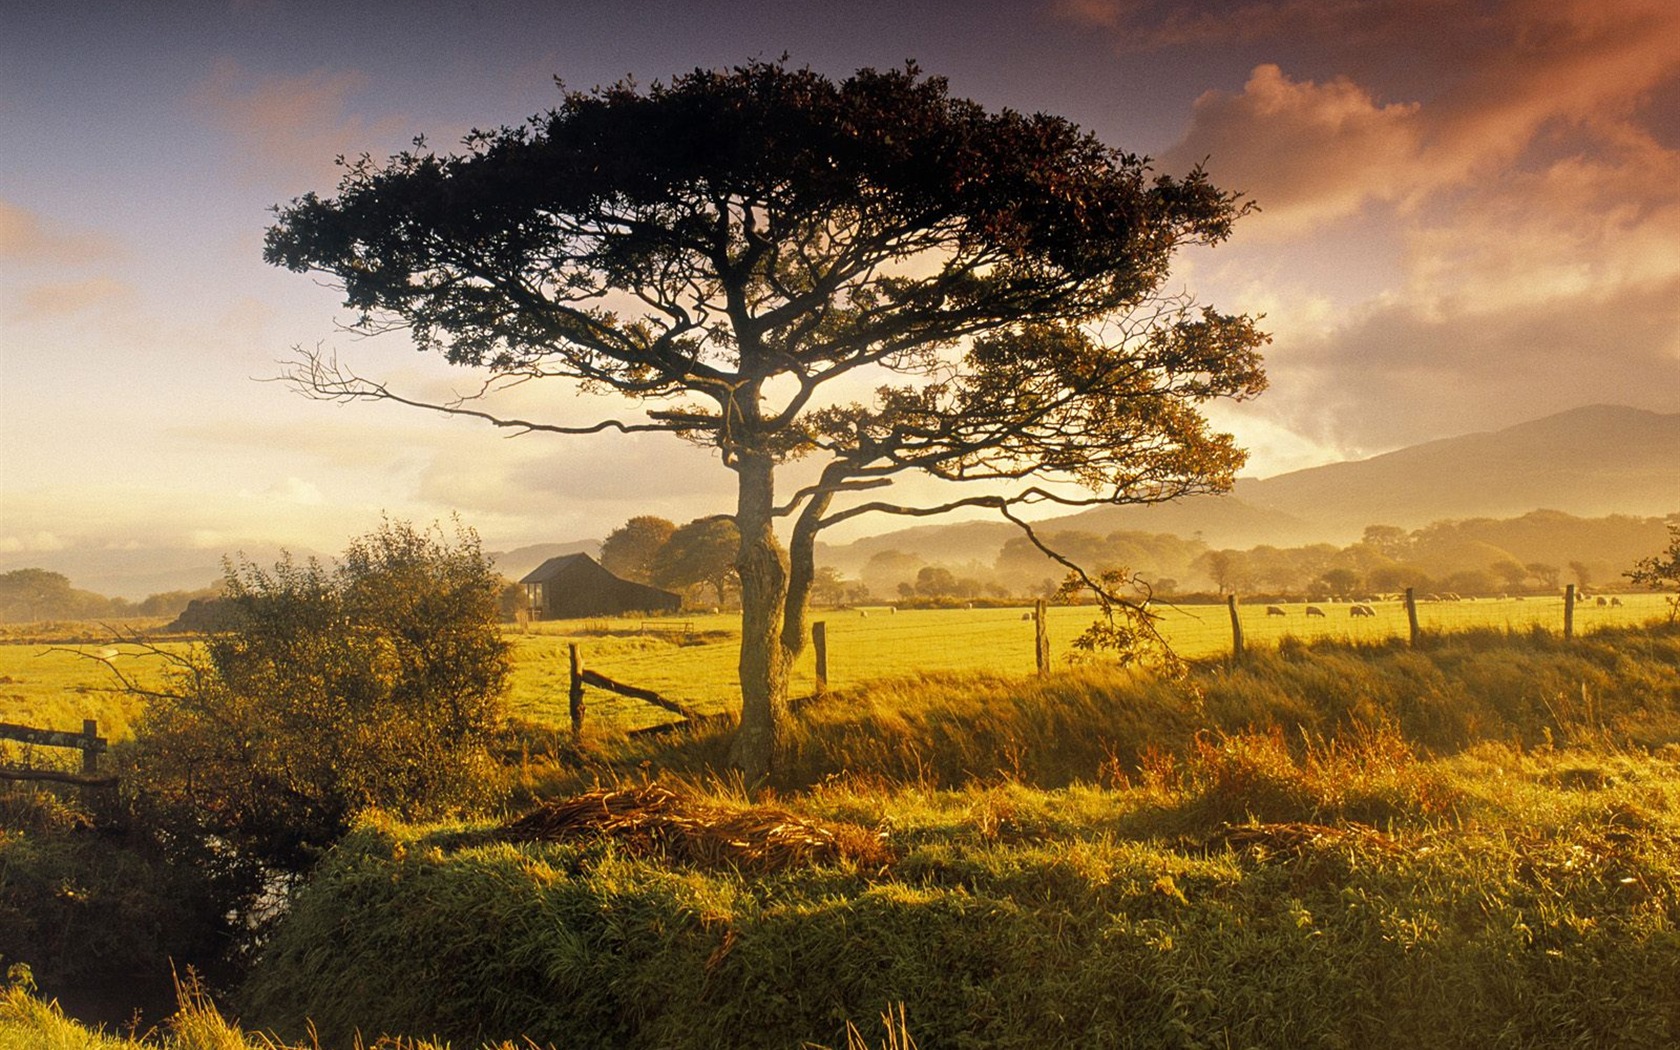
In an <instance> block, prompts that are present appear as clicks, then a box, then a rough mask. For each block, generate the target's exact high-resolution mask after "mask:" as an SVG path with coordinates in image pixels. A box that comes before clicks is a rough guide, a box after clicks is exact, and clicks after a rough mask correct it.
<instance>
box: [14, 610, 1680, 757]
mask: <svg viewBox="0 0 1680 1050" xmlns="http://www.w3.org/2000/svg"><path fill="white" fill-rule="evenodd" d="M1620 600H1621V601H1622V603H1623V604H1622V605H1621V606H1619V607H1608V606H1607V607H1599V606H1597V605H1588V604H1581V605H1578V606H1577V607H1576V619H1575V626H1576V630H1578V631H1590V630H1592V629H1593V628H1594V627H1600V626H1628V625H1632V624H1638V623H1643V622H1646V621H1648V620H1651V619H1653V618H1657V617H1661V616H1664V615H1666V612H1667V607H1666V606H1665V605H1664V599H1663V596H1662V595H1660V594H1630V595H1623V596H1621V599H1620ZM1281 608H1283V609H1284V612H1285V614H1284V615H1283V616H1268V615H1267V614H1266V609H1265V607H1264V606H1262V605H1249V606H1241V607H1240V615H1241V619H1242V624H1243V634H1244V637H1245V641H1246V644H1247V645H1248V646H1249V647H1251V648H1267V647H1275V646H1276V645H1277V644H1278V643H1279V642H1280V641H1282V640H1283V639H1284V638H1285V637H1295V638H1299V639H1302V640H1312V639H1318V638H1331V639H1336V640H1346V641H1358V642H1374V641H1380V640H1382V639H1385V638H1395V637H1404V636H1405V634H1406V632H1407V624H1406V613H1405V608H1404V607H1403V606H1402V605H1401V603H1399V602H1382V603H1376V604H1374V605H1373V609H1374V611H1375V612H1376V615H1375V616H1373V617H1361V618H1354V617H1352V616H1351V615H1350V614H1349V609H1348V606H1347V605H1345V604H1323V605H1321V606H1319V608H1320V609H1321V610H1322V611H1323V612H1324V614H1325V615H1324V616H1322V617H1316V616H1314V617H1309V616H1307V615H1306V606H1305V605H1304V604H1289V605H1284V606H1281ZM1026 615H1027V611H1026V610H1024V609H1021V608H1000V609H907V610H900V611H896V612H895V611H893V610H891V609H889V608H886V607H871V608H863V609H843V610H842V609H835V610H820V611H818V612H817V613H816V614H815V615H814V617H813V619H817V620H822V621H824V622H826V623H827V625H828V628H827V631H828V664H829V685H830V687H832V688H836V689H846V688H851V687H855V686H858V685H862V684H864V683H867V682H873V681H880V680H883V679H893V678H905V677H913V676H916V675H920V674H945V673H968V672H981V673H987V674H996V675H1003V676H1006V677H1007V676H1014V675H1023V676H1024V675H1030V674H1032V673H1033V671H1034V658H1033V639H1034V630H1033V624H1032V622H1031V621H1030V619H1025V618H1024V617H1025V616H1026ZM1093 616H1094V612H1093V610H1092V609H1090V608H1084V607H1075V608H1069V607H1063V606H1055V607H1052V608H1051V609H1050V610H1049V616H1048V620H1047V628H1048V631H1049V635H1050V643H1051V659H1052V662H1053V663H1054V664H1055V665H1056V666H1063V665H1065V664H1066V662H1067V661H1068V660H1069V658H1070V657H1071V656H1072V655H1073V649H1072V642H1073V639H1074V638H1076V637H1077V636H1078V635H1079V634H1080V632H1081V631H1083V630H1084V629H1085V627H1086V626H1088V625H1089V624H1090V622H1091V619H1092V617H1093ZM1162 616H1163V618H1162V622H1161V628H1162V633H1163V634H1164V635H1165V636H1166V638H1167V639H1168V640H1169V641H1170V642H1171V644H1172V645H1173V648H1174V649H1175V651H1177V652H1178V653H1179V655H1181V656H1183V657H1186V658H1189V659H1198V658H1207V657H1214V656H1219V655H1222V654H1225V653H1229V652H1230V649H1231V624H1230V618H1229V615H1228V613H1227V611H1226V609H1225V607H1224V606H1217V605H1190V606H1168V607H1165V608H1164V609H1163V610H1162ZM1418 618H1419V621H1420V625H1421V626H1422V628H1423V629H1424V630H1426V631H1432V632H1441V633H1451V632H1454V631H1463V630H1470V629H1474V628H1488V627H1491V628H1495V629H1498V630H1507V631H1517V632H1526V631H1528V630H1531V629H1533V628H1536V627H1538V628H1543V629H1545V630H1548V631H1550V632H1552V633H1561V632H1562V630H1563V600H1562V599H1561V598H1528V599H1526V600H1523V599H1503V600H1495V599H1483V600H1479V601H1463V602H1424V603H1420V604H1419V606H1418ZM56 626H57V627H58V628H59V634H60V635H61V636H64V637H69V638H78V637H79V638H82V639H84V641H80V642H76V641H70V642H63V643H59V644H43V643H40V642H26V641H17V640H10V641H6V642H4V643H3V644H0V721H6V722H15V723H22V724H26V725H35V726H40V727H43V728H53V729H68V730H79V729H80V728H81V723H82V719H84V718H93V719H96V720H97V721H98V722H99V726H100V731H101V733H102V734H104V735H105V736H107V737H109V738H111V739H121V738H122V737H124V736H125V735H127V733H128V731H129V726H130V724H131V723H132V720H133V718H134V717H135V715H136V714H138V711H139V704H138V703H137V702H136V701H135V700H133V699H132V698H130V697H125V696H123V695H122V694H121V693H119V692H116V691H114V686H115V684H116V683H115V679H114V677H113V675H112V674H111V672H110V669H109V668H108V667H106V666H105V665H104V664H103V663H102V662H101V661H99V660H95V659H89V658H88V656H87V655H79V654H97V653H100V652H101V651H104V650H105V649H107V648H116V649H117V650H119V655H118V656H117V659H119V660H121V661H122V662H121V664H120V665H119V666H122V667H123V668H124V670H125V671H126V672H128V673H130V674H135V673H139V674H140V675H142V677H144V676H145V675H146V674H147V673H148V672H150V673H152V674H155V673H156V671H157V668H156V661H155V660H154V661H151V662H150V664H148V661H147V660H145V659H142V658H137V657H134V658H131V657H130V654H134V653H136V652H137V650H136V648H135V647H133V646H122V645H118V646H114V647H108V646H106V645H104V644H103V643H102V642H101V641H98V640H91V641H90V640H86V639H98V638H99V635H98V634H97V632H96V631H95V630H94V629H93V628H87V627H84V628H83V629H82V630H81V631H80V633H79V634H78V633H75V632H68V631H65V630H64V625H56ZM739 637H740V624H739V621H738V619H737V617H736V615H735V614H732V613H718V614H701V615H696V616H689V617H669V618H661V619H653V620H641V619H608V620H566V621H550V622H546V623H539V624H533V625H532V626H531V628H530V629H529V630H528V631H523V632H522V631H517V630H514V629H512V628H510V629H509V633H508V638H509V640H510V642H511V643H512V645H513V660H514V674H513V681H512V687H511V695H510V702H511V706H512V709H513V711H514V713H515V714H517V715H518V716H520V717H522V718H525V719H528V720H530V721H532V722H536V723H538V724H543V725H554V726H562V725H566V724H568V715H567V685H568V680H569V677H568V676H569V666H570V664H569V659H570V657H569V651H568V646H569V645H571V644H573V643H576V644H577V645H579V646H580V649H581V653H582V656H583V659H584V662H585V664H586V665H587V666H589V667H591V668H593V669H594V670H597V671H599V672H601V673H602V674H605V675H607V676H609V677H611V678H614V679H617V680H618V681H621V682H626V683H628V684H631V685H636V686H640V687H642V688H646V689H652V690H655V691H657V692H659V693H661V694H663V695H666V696H669V697H671V698H672V699H676V700H681V701H684V702H686V703H689V704H691V705H693V706H694V707H696V708H697V709H699V710H701V711H707V712H711V711H723V710H728V709H730V708H731V707H732V705H733V703H734V698H735V696H736V684H735V663H736V657H737V645H738V639H739ZM168 644H176V643H168ZM815 682H816V662H815V656H814V654H813V653H812V652H811V650H810V649H809V648H807V649H806V652H805V653H804V655H803V656H802V657H801V658H800V660H799V662H798V664H797V665H796V666H795V668H794V679H793V693H794V694H795V695H805V694H809V693H810V692H812V691H813V690H814V688H815ZM587 704H588V711H589V714H588V718H589V721H590V723H591V724H592V725H597V726H603V725H604V726H613V727H620V728H633V727H635V726H639V725H647V724H652V723H657V722H661V721H664V720H666V718H667V716H666V715H665V714H664V713H663V712H661V711H659V710H658V709H656V708H653V707H650V706H648V705H646V704H644V703H641V702H640V701H636V700H628V699H624V698H620V697H616V696H613V695H611V694H608V693H605V692H602V691H599V690H593V689H592V690H590V691H589V694H588V697H587Z"/></svg>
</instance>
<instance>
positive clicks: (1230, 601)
mask: <svg viewBox="0 0 1680 1050" xmlns="http://www.w3.org/2000/svg"><path fill="white" fill-rule="evenodd" d="M1225 608H1226V609H1228V610H1229V611H1230V613H1231V659H1232V660H1241V659H1242V658H1243V636H1242V620H1240V619H1239V618H1238V617H1237V595H1236V592H1235V591H1233V592H1232V593H1230V594H1227V595H1226V596H1225Z"/></svg>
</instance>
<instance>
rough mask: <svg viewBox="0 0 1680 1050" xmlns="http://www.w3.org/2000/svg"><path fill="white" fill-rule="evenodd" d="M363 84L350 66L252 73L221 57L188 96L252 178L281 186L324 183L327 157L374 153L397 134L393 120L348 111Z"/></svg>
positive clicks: (329, 178)
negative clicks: (233, 146) (229, 139)
mask: <svg viewBox="0 0 1680 1050" xmlns="http://www.w3.org/2000/svg"><path fill="white" fill-rule="evenodd" d="M365 82H366V81H365V78H364V77H363V76H362V75H361V74H359V73H356V72H353V71H340V72H333V71H330V70H319V69H318V70H314V71H313V72H309V73H304V74H301V75H298V76H257V75H254V74H251V73H248V72H246V71H245V70H243V69H241V68H240V67H239V66H238V65H237V64H236V63H234V62H233V61H232V60H230V59H223V60H221V61H219V62H217V63H216V65H215V67H214V68H213V69H212V70H211V73H210V76H209V78H208V79H206V80H205V82H204V83H203V84H201V85H200V86H199V88H198V90H197V92H196V93H195V96H194V101H196V102H197V103H198V104H199V105H200V106H201V108H202V109H203V110H204V112H206V113H207V114H208V115H209V118H210V120H211V121H212V122H213V123H214V124H215V125H217V126H218V127H220V128H221V129H223V130H224V131H226V132H228V133H229V134H230V135H232V136H233V137H234V139H235V141H237V143H238V144H239V146H240V148H241V150H242V151H243V152H244V154H245V158H244V159H245V166H246V169H247V171H248V172H249V173H250V174H251V175H252V176H254V177H257V178H261V179H264V180H273V181H276V182H279V183H283V184H285V185H286V186H288V187H292V186H296V185H297V184H299V183H314V184H321V183H331V182H333V181H336V173H335V171H336V169H335V165H334V160H335V158H337V157H341V156H350V157H353V156H357V155H359V154H361V153H363V152H372V153H375V154H378V153H379V152H381V151H384V150H387V149H389V148H390V147H392V146H393V145H395V144H400V143H401V142H402V141H403V139H404V135H403V130H402V129H403V126H404V122H403V121H402V119H401V118H398V117H394V116H384V117H379V118H369V117H367V116H365V115H363V114H362V113H359V112H356V111H355V110H354V99H355V95H356V93H357V92H358V91H359V90H361V89H362V87H363V86H364V84H365Z"/></svg>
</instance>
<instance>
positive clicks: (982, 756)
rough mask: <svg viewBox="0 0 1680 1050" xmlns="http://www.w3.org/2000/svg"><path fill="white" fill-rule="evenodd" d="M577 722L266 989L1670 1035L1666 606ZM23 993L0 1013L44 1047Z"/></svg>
mask: <svg viewBox="0 0 1680 1050" xmlns="http://www.w3.org/2000/svg"><path fill="white" fill-rule="evenodd" d="M590 739H591V741H592V755H591V758H590V764H588V765H586V766H582V767H579V766H577V765H568V764H563V763H558V762H556V763H554V764H548V763H547V762H545V760H544V758H543V754H542V751H541V749H540V748H533V751H532V754H531V756H530V757H529V758H528V759H527V760H526V761H525V763H524V765H523V766H522V768H521V769H520V770H519V771H518V775H519V777H520V778H521V787H520V790H519V792H518V793H517V794H516V799H518V800H521V801H519V803H518V805H516V806H514V808H513V809H512V810H511V811H510V812H509V813H508V814H507V816H506V817H505V818H503V819H496V820H486V821H481V822H478V823H474V824H466V825H451V826H431V827H406V826H401V825H397V824H393V823H390V822H386V821H380V820H374V821H370V822H367V823H366V824H364V825H363V826H362V827H361V828H360V829H359V830H358V831H356V832H355V833H354V834H353V835H352V837H351V838H350V839H349V840H347V841H346V842H344V843H343V844H342V845H341V846H340V847H339V848H338V849H337V850H335V851H334V853H333V854H332V855H331V856H330V857H329V858H328V860H327V861H326V862H325V863H324V865H323V866H322V867H321V868H320V869H319V870H317V871H316V872H315V874H314V876H313V877H312V879H311V880H310V882H309V884H308V885H307V886H306V887H305V888H304V889H303V890H302V892H301V893H300V894H299V895H298V896H297V898H296V899H295V901H294V902H293V907H292V911H291V913H290V915H289V917H288V918H287V919H286V921H285V922H284V923H283V924H282V925H281V926H280V928H279V929H278V930H277V931H276V933H275V934H274V936H273V938H272V939H271V940H270V941H269V942H268V944H267V946H266V948H265V950H264V952H263V953H262V956H261V958H260V960H259V961H258V964H257V966H256V967H255V969H254V970H253V971H252V972H251V974H250V976H249V979H248V981H247V982H246V984H245V986H244V988H243V989H242V990H241V991H240V992H239V993H238V994H237V995H235V996H233V997H231V998H230V999H228V1000H227V1001H228V1002H230V1003H232V1004H233V1005H235V1006H237V1007H238V1009H239V1012H240V1014H241V1016H242V1017H243V1019H244V1024H245V1025H246V1026H247V1027H250V1028H256V1029H259V1030H272V1031H274V1032H275V1033H276V1036H275V1038H277V1039H280V1040H282V1041H285V1042H287V1044H288V1045H298V1044H301V1045H309V1044H308V1042H307V1040H308V1039H309V1038H310V1036H309V1032H310V1028H309V1026H310V1025H311V1024H313V1025H314V1026H315V1031H316V1032H317V1033H318V1034H319V1037H320V1041H321V1046H323V1047H325V1048H329V1050H331V1048H339V1047H344V1048H348V1047H351V1046H352V1045H354V1042H355V1039H356V1033H357V1032H362V1033H370V1034H371V1033H376V1032H390V1033H395V1034H400V1035H404V1036H408V1037H413V1038H420V1037H423V1038H431V1039H438V1040H448V1041H450V1042H451V1043H452V1045H454V1046H456V1047H475V1046H479V1045H480V1044H490V1045H494V1044H496V1043H497V1042H499V1041H503V1040H517V1039H520V1038H523V1037H529V1038H530V1039H532V1040H534V1041H535V1042H536V1043H537V1044H538V1045H539V1046H544V1045H553V1046H555V1047H589V1046H603V1047H604V1046H613V1047H619V1046H625V1047H636V1046H648V1047H653V1046H658V1047H738V1046H739V1047H753V1046H762V1047H796V1046H800V1045H803V1043H805V1042H810V1043H814V1044H817V1045H829V1046H843V1045H847V1039H848V1030H847V1025H848V1023H850V1022H856V1023H857V1024H858V1026H859V1027H860V1028H861V1029H862V1035H863V1037H864V1038H865V1039H866V1040H867V1043H868V1045H877V1044H880V1043H882V1042H884V1041H885V1040H886V1039H888V1038H889V1033H888V1031H887V1030H886V1028H885V1027H884V1026H883V1025H881V1024H880V1023H879V1022H876V1023H875V1024H874V1025H873V1026H872V1025H871V1024H869V1023H867V1022H866V1019H869V1018H876V1017H879V1015H880V1013H881V1011H882V1010H883V1009H885V1008H886V1007H888V1006H889V1005H891V1004H896V1003H902V1004H903V1007H904V1010H905V1012H906V1016H907V1018H908V1022H907V1024H908V1028H909V1030H910V1032H911V1033H913V1034H914V1035H915V1038H916V1040H917V1041H918V1042H919V1043H920V1045H922V1046H924V1047H933V1046H987V1047H992V1046H1021V1047H1027V1046H1031V1047H1043V1046H1137V1047H1146V1046H1147V1047H1160V1046H1175V1047H1201V1046H1226V1045H1229V1046H1249V1047H1298V1046H1348V1047H1376V1048H1383V1047H1395V1048H1399V1047H1408V1048H1410V1047H1419V1046H1478V1047H1479V1046H1493V1047H1500V1046H1510V1047H1519V1046H1520V1047H1542V1048H1544V1047H1564V1046H1595V1047H1600V1046H1603V1047H1666V1046H1671V1045H1675V1044H1676V1043H1677V1042H1680V632H1677V631H1675V630H1673V629H1627V630H1607V631H1602V632H1596V633H1593V634H1590V635H1588V636H1586V637H1584V638H1581V639H1577V640H1576V641H1575V642H1574V643H1572V644H1568V645H1565V644H1563V643H1561V642H1560V641H1559V640H1557V639H1556V638H1555V637H1554V636H1552V635H1550V634H1549V633H1546V632H1539V631H1531V632H1521V631H1519V632H1507V631H1492V630H1487V631H1481V632H1472V633H1466V634H1459V635H1454V636H1451V637H1447V638H1439V639H1435V640H1434V641H1433V642H1432V643H1431V644H1430V645H1428V646H1426V647H1424V648H1421V649H1417V650H1413V649H1409V648H1406V647H1404V646H1399V645H1395V644H1390V643H1365V644H1349V643H1336V642H1331V641H1323V642H1317V643H1305V642H1285V643H1283V644H1281V645H1280V646H1279V647H1277V648H1276V649H1275V650H1273V651H1257V652H1255V653H1253V654H1251V656H1250V658H1249V659H1248V660H1247V661H1245V662H1244V663H1243V664H1242V665H1240V666H1230V665H1228V664H1225V663H1218V662H1215V663H1209V664H1206V665H1202V666H1199V667H1196V668H1193V669H1192V672H1191V673H1190V674H1189V675H1187V676H1186V677H1184V678H1181V679H1173V680H1163V679H1158V678H1150V677H1144V676H1136V675H1129V674H1121V673H1118V672H1112V671H1109V672H1102V671H1098V670H1095V669H1084V670H1080V671H1072V672H1067V673H1062V674H1058V675H1054V676H1051V677H1049V678H1047V679H1042V680H1038V679H1034V680H1025V681H1023V680H1005V679H989V678H983V677H972V676H968V677H958V676H944V677H941V676H932V677H924V678H916V679H902V680H899V681H897V682H895V683H891V684H888V685H882V686H877V687H874V688H870V689H861V688H860V689H855V690H840V691H838V692H836V693H835V694H833V695H831V696H829V697H828V698H826V699H824V700H822V701H819V702H815V703H813V704H811V705H808V706H807V707H806V708H805V709H804V710H803V711H802V717H801V720H800V722H799V725H798V727H797V728H796V730H795V731H794V733H793V735H792V737H791V738H790V741H789V761H788V762H787V764H786V766H785V769H784V771H783V773H782V774H781V776H780V778H779V780H778V782H777V783H776V784H774V785H772V790H770V791H768V792H760V793H758V794H756V795H753V796H751V797H749V795H748V793H747V792H745V791H743V790H741V788H740V786H739V785H738V784H732V783H731V782H730V781H729V779H728V778H727V777H717V776H715V775H713V774H712V773H711V772H710V770H711V769H712V768H716V767H717V766H718V765H719V764H720V762H721V757H722V753H723V747H724V745H725V741H726V736H725V731H724V730H721V729H720V730H712V731H707V732H702V733H698V734H693V735H688V736H677V737H671V738H660V739H651V740H650V739H638V740H636V741H634V742H632V741H628V740H625V739H624V738H622V737H620V736H617V735H615V734H614V733H612V732H607V733H603V734H599V735H593V734H592V736H591V738H590ZM650 784H652V785H653V786H651V787H650V786H649V785H650ZM603 785H604V786H603ZM573 797H578V798H579V801H578V802H577V803H576V804H573V805H571V806H570V807H567V806H564V805H557V804H556V803H555V801H554V800H560V799H566V798H573ZM527 810H534V813H533V814H532V816H531V817H530V818H529V819H527V820H526V821H524V822H523V823H518V822H515V821H514V818H515V817H517V816H519V814H520V813H523V812H525V811H527ZM0 847H4V848H0V867H6V866H8V865H10V867H9V868H8V869H7V870H9V871H12V872H17V871H21V870H22V869H21V868H19V867H17V865H18V864H21V863H22V861H21V860H20V859H19V858H20V857H23V856H24V855H23V854H21V853H19V852H17V851H16V847H17V844H16V842H15V841H13V840H8V841H7V842H4V843H0ZM6 849H11V850H13V851H12V852H9V853H8V852H6V851H5V850H6ZM25 859H26V858H25ZM47 991H48V992H49V993H51V992H52V989H51V988H50V987H49V988H48V989H47ZM15 998H16V996H14V999H15ZM18 1002H22V1003H25V1004H31V1003H32V1004H35V1005H34V1006H33V1007H30V1009H35V1008H36V1007H38V1006H39V1001H38V1000H37V999H33V998H29V997H24V998H23V999H21V1000H18ZM6 1009H10V1010H11V1011H12V1012H11V1013H10V1014H7V1013H6ZM20 1011H23V1007H21V1006H17V1005H16V1004H14V1006H13V1007H10V1008H4V1009H0V1047H7V1048H8V1050H9V1048H10V1047H11V1046H14V1045H15V1046H34V1045H39V1044H33V1043H28V1042H27V1041H25V1042H22V1043H17V1042H13V1043H8V1042H6V1041H5V1040H6V1039H7V1038H10V1037H9V1036H7V1035H6V1034H5V1033H6V1032H7V1031H8V1029H7V1028H6V1025H7V1024H10V1023H12V1022H11V1021H8V1020H7V1018H8V1017H13V1016H14V1015H18V1014H19V1012H20ZM23 1012H27V1011H23ZM42 1023H44V1022H42ZM24 1030H28V1029H24ZM62 1045H65V1046H74V1047H76V1050H80V1047H81V1046H82V1045H94V1044H80V1043H65V1044H62ZM207 1045H208V1044H207ZM215 1045H222V1044H215ZM226 1045H227V1046H230V1047H236V1048H238V1047H242V1044H238V1043H228V1044H226ZM252 1045H260V1044H252ZM518 1045H524V1044H518Z"/></svg>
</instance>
